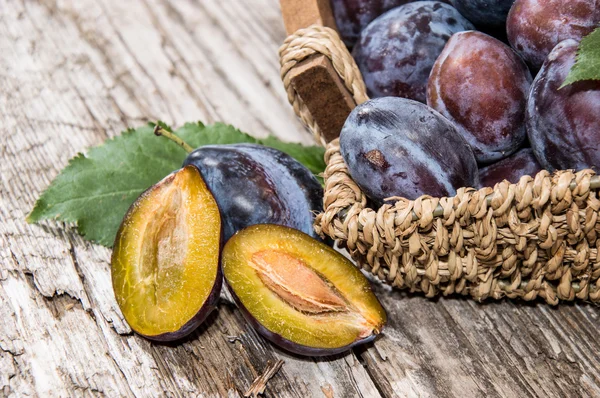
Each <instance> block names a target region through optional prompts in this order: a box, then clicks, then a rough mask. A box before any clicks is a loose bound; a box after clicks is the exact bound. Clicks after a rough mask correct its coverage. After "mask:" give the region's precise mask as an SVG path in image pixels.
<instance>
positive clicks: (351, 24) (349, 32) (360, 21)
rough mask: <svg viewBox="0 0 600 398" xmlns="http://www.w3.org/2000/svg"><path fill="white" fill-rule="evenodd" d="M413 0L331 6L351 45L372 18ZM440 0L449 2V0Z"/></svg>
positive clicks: (357, 0) (359, 0) (341, 1)
mask: <svg viewBox="0 0 600 398" xmlns="http://www.w3.org/2000/svg"><path fill="white" fill-rule="evenodd" d="M413 1H415V0H332V1H331V8H332V11H333V16H334V18H335V24H336V26H337V28H338V31H339V33H340V36H341V37H342V39H343V40H344V43H345V44H346V46H348V47H353V46H354V44H355V43H356V41H357V40H358V38H359V36H360V32H361V31H362V30H363V29H364V28H365V27H366V26H367V25H368V24H369V23H370V22H371V21H372V20H374V19H375V18H377V17H378V16H380V15H381V14H383V13H384V12H386V11H389V10H391V9H392V8H395V7H399V6H401V5H403V4H406V3H412V2H413ZM417 1H418V0H417ZM442 1H443V2H444V3H449V0H442ZM507 12H508V10H507Z"/></svg>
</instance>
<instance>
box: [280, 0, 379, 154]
mask: <svg viewBox="0 0 600 398" xmlns="http://www.w3.org/2000/svg"><path fill="white" fill-rule="evenodd" d="M281 10H282V13H283V18H284V23H285V26H286V30H287V32H288V34H289V36H288V38H287V39H286V40H285V42H284V43H283V45H282V46H281V48H280V49H279V58H280V62H281V79H282V80H283V84H284V86H285V89H286V91H287V94H288V100H289V101H290V104H291V105H292V106H293V108H294V111H295V112H296V115H298V116H299V117H300V119H301V120H302V121H303V122H304V124H305V125H306V126H308V128H309V129H310V130H311V131H312V133H313V135H314V137H315V140H316V141H317V142H318V143H320V144H322V145H323V146H325V145H326V144H327V143H329V142H331V141H333V140H334V139H336V138H338V137H339V135H340V131H341V130H342V126H343V125H344V122H345V121H346V119H347V117H348V115H349V114H350V112H351V111H352V109H354V107H355V106H356V105H357V104H361V103H363V102H364V101H366V100H367V99H368V97H367V94H366V87H365V84H364V82H363V79H362V76H361V74H360V71H359V69H358V66H357V65H356V63H355V62H354V59H353V58H352V55H351V54H350V53H349V52H348V49H347V48H346V46H345V45H344V43H343V42H342V40H341V39H340V36H339V35H338V33H337V31H336V30H335V21H334V19H333V14H332V12H331V6H330V4H329V0H303V1H297V0H281Z"/></svg>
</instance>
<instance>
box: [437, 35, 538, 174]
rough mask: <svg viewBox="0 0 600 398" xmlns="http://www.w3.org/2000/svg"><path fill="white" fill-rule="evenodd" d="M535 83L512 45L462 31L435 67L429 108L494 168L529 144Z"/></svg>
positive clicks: (482, 161) (453, 39) (480, 157)
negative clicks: (528, 114) (527, 124)
mask: <svg viewBox="0 0 600 398" xmlns="http://www.w3.org/2000/svg"><path fill="white" fill-rule="evenodd" d="M531 80H532V78H531V74H530V73H529V70H528V69H527V65H525V63H524V62H523V60H522V59H521V58H520V57H519V56H518V55H517V54H516V53H515V52H514V51H513V50H512V49H511V48H510V47H509V46H507V45H506V44H504V43H502V42H501V41H499V40H497V39H494V38H493V37H491V36H488V35H486V34H484V33H481V32H475V31H467V32H459V33H456V34H454V35H452V37H451V38H450V40H448V43H447V44H446V47H444V51H442V53H441V54H440V56H439V58H438V59H437V61H436V62H435V64H434V66H433V69H432V71H431V75H430V77H429V83H428V86H427V104H428V105H429V106H431V107H432V108H433V109H435V110H436V111H438V112H440V113H441V114H442V115H444V116H445V117H447V118H448V119H449V120H450V121H452V122H454V123H455V124H456V127H457V128H458V130H459V132H460V133H461V134H462V135H463V137H464V138H465V139H466V140H467V142H468V143H469V145H471V147H472V148H473V152H474V153H475V157H476V159H477V161H478V162H480V163H491V162H495V161H497V160H500V159H502V158H504V157H507V156H509V155H510V154H512V153H514V152H515V151H516V150H517V149H519V147H521V145H522V144H523V142H524V141H525V139H526V136H527V134H526V131H525V107H526V104H527V96H528V94H529V88H530V85H531Z"/></svg>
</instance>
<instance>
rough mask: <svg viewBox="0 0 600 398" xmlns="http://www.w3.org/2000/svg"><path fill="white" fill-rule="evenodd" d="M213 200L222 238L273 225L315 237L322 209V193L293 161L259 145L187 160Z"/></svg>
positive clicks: (204, 152)
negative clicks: (267, 224)
mask: <svg viewBox="0 0 600 398" xmlns="http://www.w3.org/2000/svg"><path fill="white" fill-rule="evenodd" d="M189 164H192V165H194V166H196V167H197V168H198V169H199V170H200V173H201V174H202V176H203V177H204V180H205V181H206V184H207V185H208V187H209V188H210V190H211V192H212V193H213V194H214V196H215V199H216V200H217V203H218V205H219V209H220V210H221V214H222V217H223V238H224V239H225V241H227V240H228V239H229V238H230V237H231V236H232V235H233V234H234V233H236V232H237V231H238V230H240V229H242V228H245V227H247V226H250V225H254V224H261V223H271V224H279V225H284V226H288V227H291V228H295V229H298V230H300V231H302V232H304V233H307V234H309V235H311V236H312V237H316V236H317V235H316V233H315V231H314V230H313V227H312V224H313V220H314V216H315V213H316V212H318V211H320V210H321V209H322V207H323V188H322V187H321V184H320V183H319V182H318V181H317V179H316V178H315V177H314V176H313V174H312V173H311V172H310V171H309V170H308V169H307V168H306V167H304V166H303V165H302V164H300V163H299V162H298V161H296V160H295V159H294V158H292V157H291V156H289V155H287V154H285V153H283V152H281V151H279V150H277V149H273V148H269V147H265V146H262V145H256V144H231V145H207V146H203V147H200V148H198V149H196V150H195V151H194V152H192V153H191V154H189V155H188V157H187V159H186V160H185V162H184V166H186V165H189Z"/></svg>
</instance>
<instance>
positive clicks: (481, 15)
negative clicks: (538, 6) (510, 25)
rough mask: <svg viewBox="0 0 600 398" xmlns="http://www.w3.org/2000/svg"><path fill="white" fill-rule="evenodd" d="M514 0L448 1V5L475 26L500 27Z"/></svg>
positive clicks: (504, 21)
mask: <svg viewBox="0 0 600 398" xmlns="http://www.w3.org/2000/svg"><path fill="white" fill-rule="evenodd" d="M514 2H515V0H450V4H452V6H453V7H454V8H456V9H457V10H458V12H460V13H461V14H462V15H463V16H464V17H465V18H467V19H468V20H469V21H471V22H473V23H474V24H475V25H477V26H485V27H501V26H504V24H505V23H506V17H507V16H508V12H509V11H510V8H511V6H512V5H513V3H514Z"/></svg>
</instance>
